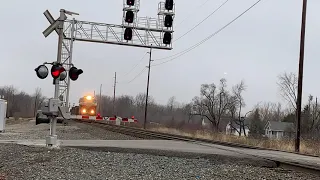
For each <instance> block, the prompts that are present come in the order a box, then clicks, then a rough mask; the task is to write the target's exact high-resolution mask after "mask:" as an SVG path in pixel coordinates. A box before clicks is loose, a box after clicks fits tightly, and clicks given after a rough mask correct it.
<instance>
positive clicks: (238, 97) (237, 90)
mask: <svg viewBox="0 0 320 180" xmlns="http://www.w3.org/2000/svg"><path fill="white" fill-rule="evenodd" d="M245 90H246V86H245V83H244V81H241V82H240V83H239V84H237V85H235V86H234V87H233V88H232V93H233V98H232V99H233V101H232V102H233V103H232V104H231V107H232V108H233V110H234V108H235V107H236V109H238V117H237V118H235V123H236V124H237V125H239V127H240V128H239V132H238V133H239V136H241V134H242V130H243V133H244V135H245V136H246V131H245V126H246V125H245V122H244V121H245V118H242V116H241V113H242V108H243V107H245V102H244V99H243V96H242V93H243V92H244V91H245ZM235 129H236V130H237V128H235Z"/></svg>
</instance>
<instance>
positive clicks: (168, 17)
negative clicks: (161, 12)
mask: <svg viewBox="0 0 320 180" xmlns="http://www.w3.org/2000/svg"><path fill="white" fill-rule="evenodd" d="M172 22H173V18H172V16H171V15H166V17H165V19H164V26H165V27H172Z"/></svg>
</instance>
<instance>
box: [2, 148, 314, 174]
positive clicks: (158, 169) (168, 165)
mask: <svg viewBox="0 0 320 180" xmlns="http://www.w3.org/2000/svg"><path fill="white" fill-rule="evenodd" d="M0 146H1V147H0V157H1V159H2V161H1V162H0V174H1V175H2V176H3V177H5V179H6V180H13V179H15V180H20V179H21V180H25V179H70V180H82V179H83V180H91V179H119V180H120V179H121V180H123V179H133V180H135V179H137V180H138V179H139V180H143V179H157V180H158V179H159V180H162V179H163V180H168V179H205V180H207V179H208V180H209V179H240V178H241V179H252V180H255V179H279V180H282V179H284V180H285V179H292V180H296V179H308V180H313V179H319V178H320V177H319V176H315V175H311V174H305V173H299V172H293V171H288V170H283V169H279V168H262V167H255V166H251V165H246V164H243V163H239V162H237V161H236V160H235V159H228V158H223V160H222V159H221V158H219V157H217V158H210V159H204V158H201V157H200V158H182V157H173V156H171V157H166V156H155V155H146V154H134V153H114V152H108V151H90V150H83V149H77V148H61V149H51V150H49V149H47V148H43V147H28V146H21V145H14V144H2V145H0ZM0 179H1V176H0Z"/></svg>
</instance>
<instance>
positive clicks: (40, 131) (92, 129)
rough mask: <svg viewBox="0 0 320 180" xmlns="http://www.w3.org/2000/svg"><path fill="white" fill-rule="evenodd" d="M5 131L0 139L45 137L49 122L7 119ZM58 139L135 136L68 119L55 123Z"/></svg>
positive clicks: (124, 138)
mask: <svg viewBox="0 0 320 180" xmlns="http://www.w3.org/2000/svg"><path fill="white" fill-rule="evenodd" d="M5 129H6V131H5V133H1V134H0V140H18V139H19V140H20V139H21V140H22V139H45V137H46V136H47V135H49V131H50V126H49V124H39V125H35V120H9V121H8V122H7V123H6V128H5ZM57 135H58V139H62V140H74V139H84V140H92V139H100V140H131V139H138V138H136V137H131V136H126V135H123V134H119V133H114V132H110V131H106V130H104V129H103V128H99V127H96V126H91V125H88V124H82V123H77V122H74V121H69V122H68V125H66V126H65V125H63V124H57Z"/></svg>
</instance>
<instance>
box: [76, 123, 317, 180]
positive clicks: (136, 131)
mask: <svg viewBox="0 0 320 180" xmlns="http://www.w3.org/2000/svg"><path fill="white" fill-rule="evenodd" d="M75 121H76V122H80V123H87V124H90V125H93V126H97V127H102V128H104V129H106V130H108V131H112V132H116V133H121V134H125V135H129V136H133V137H138V138H143V139H161V140H178V141H185V142H194V143H208V144H217V145H223V146H228V147H234V148H247V149H257V150H269V151H279V152H286V151H281V150H275V149H267V148H261V147H254V146H248V145H243V144H236V143H228V142H221V141H214V140H209V139H200V138H194V137H188V136H181V135H175V134H169V133H163V132H155V131H150V130H145V129H140V128H135V127H128V126H122V125H114V124H109V123H107V122H101V121H94V120H75ZM286 153H292V154H299V155H304V156H310V157H318V156H311V155H305V154H300V153H294V152H286ZM248 155H251V154H248ZM252 156H254V155H252ZM257 157H259V158H263V159H266V160H269V161H273V162H275V163H276V164H277V167H282V168H286V169H291V170H298V171H303V172H308V173H313V174H318V175H320V167H318V166H312V165H305V164H297V163H293V162H288V161H281V160H280V161H279V160H276V159H274V158H264V157H260V156H257Z"/></svg>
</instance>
